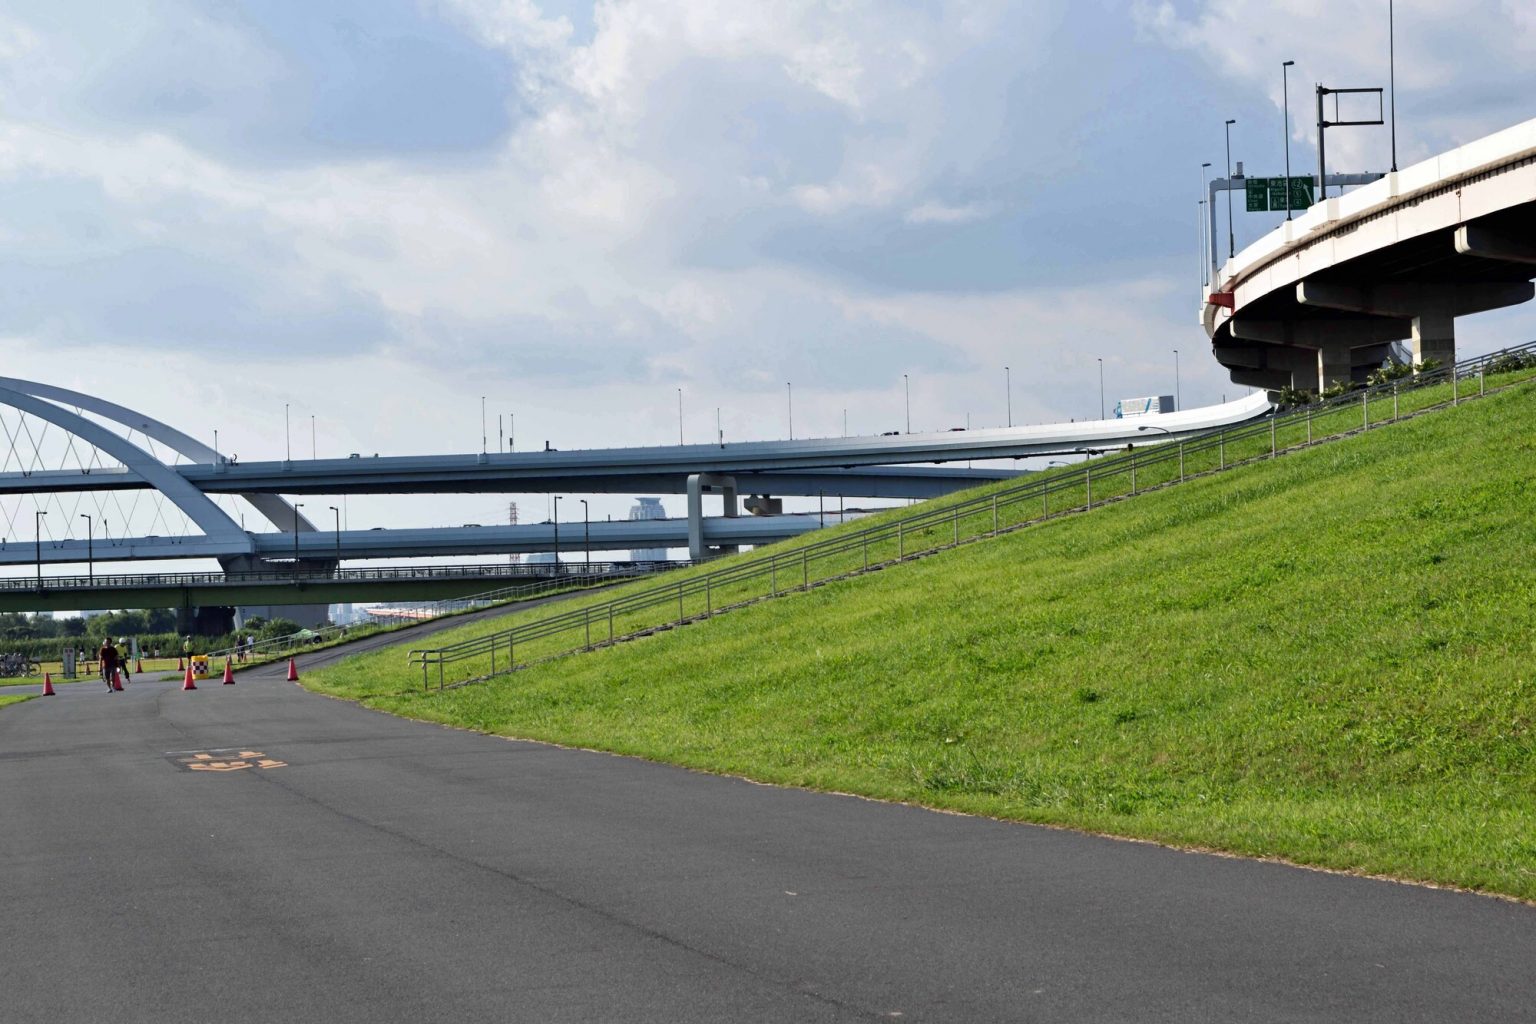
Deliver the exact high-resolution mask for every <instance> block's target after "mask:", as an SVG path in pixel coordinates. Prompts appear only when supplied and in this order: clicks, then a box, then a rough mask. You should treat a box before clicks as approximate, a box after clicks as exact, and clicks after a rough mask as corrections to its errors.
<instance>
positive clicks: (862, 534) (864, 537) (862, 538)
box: [859, 530, 869, 572]
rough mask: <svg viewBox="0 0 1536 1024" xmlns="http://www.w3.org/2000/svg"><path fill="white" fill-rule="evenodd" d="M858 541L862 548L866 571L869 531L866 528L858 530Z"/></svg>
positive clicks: (867, 569)
mask: <svg viewBox="0 0 1536 1024" xmlns="http://www.w3.org/2000/svg"><path fill="white" fill-rule="evenodd" d="M859 543H860V544H861V545H862V546H863V548H864V571H865V572H868V571H869V531H868V530H860V531H859Z"/></svg>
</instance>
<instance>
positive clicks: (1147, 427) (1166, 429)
mask: <svg viewBox="0 0 1536 1024" xmlns="http://www.w3.org/2000/svg"><path fill="white" fill-rule="evenodd" d="M1136 429H1137V430H1160V431H1162V432H1163V433H1165V434H1172V433H1173V431H1171V430H1169V429H1168V428H1167V427H1154V426H1152V425H1151V424H1150V423H1149V424H1147V425H1146V426H1144V427H1137V428H1136Z"/></svg>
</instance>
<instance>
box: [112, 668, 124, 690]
mask: <svg viewBox="0 0 1536 1024" xmlns="http://www.w3.org/2000/svg"><path fill="white" fill-rule="evenodd" d="M122 688H123V670H122V668H121V667H119V668H117V669H116V670H115V671H114V672H113V673H112V689H114V690H121V689H122Z"/></svg>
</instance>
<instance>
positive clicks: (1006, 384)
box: [1003, 366, 1013, 427]
mask: <svg viewBox="0 0 1536 1024" xmlns="http://www.w3.org/2000/svg"><path fill="white" fill-rule="evenodd" d="M1003 390H1005V391H1007V392H1008V425H1009V426H1010V427H1011V426H1013V371H1012V370H1010V369H1009V368H1008V367H1006V366H1005V367H1003Z"/></svg>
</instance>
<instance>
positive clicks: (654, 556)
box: [629, 498, 667, 562]
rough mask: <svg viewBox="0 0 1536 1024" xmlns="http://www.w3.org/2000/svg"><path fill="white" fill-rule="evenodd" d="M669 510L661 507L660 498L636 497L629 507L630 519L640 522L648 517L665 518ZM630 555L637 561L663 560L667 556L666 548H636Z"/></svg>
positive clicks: (632, 559) (631, 558)
mask: <svg viewBox="0 0 1536 1024" xmlns="http://www.w3.org/2000/svg"><path fill="white" fill-rule="evenodd" d="M665 518H667V510H666V509H664V508H662V507H661V499H660V498H636V499H635V503H634V504H633V505H632V506H630V509H629V521H630V522H632V523H634V522H640V521H642V520H647V519H665ZM629 557H630V560H631V561H635V562H661V561H665V560H666V557H667V549H666V548H635V549H634V550H632V551H630V553H629Z"/></svg>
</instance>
